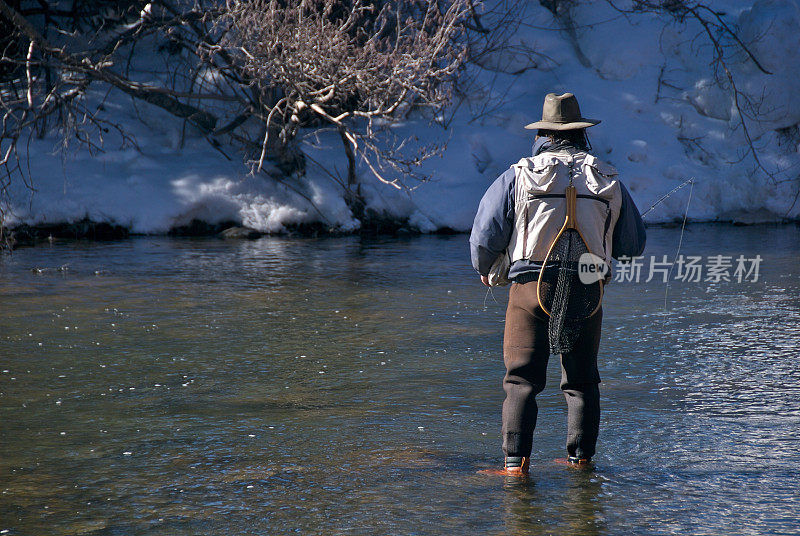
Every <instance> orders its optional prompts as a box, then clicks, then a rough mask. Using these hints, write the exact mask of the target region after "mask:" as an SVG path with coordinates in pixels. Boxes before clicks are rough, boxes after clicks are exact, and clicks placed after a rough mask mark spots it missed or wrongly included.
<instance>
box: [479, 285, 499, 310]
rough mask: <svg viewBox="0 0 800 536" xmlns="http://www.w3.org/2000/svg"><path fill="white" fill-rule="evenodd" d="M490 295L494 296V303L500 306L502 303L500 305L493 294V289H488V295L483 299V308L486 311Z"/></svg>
mask: <svg viewBox="0 0 800 536" xmlns="http://www.w3.org/2000/svg"><path fill="white" fill-rule="evenodd" d="M489 294H491V295H492V301H493V302H494V303H496V304H497V305H500V303H498V301H497V298H495V297H494V292H492V287H489V288H488V289H486V295H485V296H484V297H483V308H484V309H486V300H487V299H488V298H489Z"/></svg>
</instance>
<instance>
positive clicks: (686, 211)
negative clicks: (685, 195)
mask: <svg viewBox="0 0 800 536" xmlns="http://www.w3.org/2000/svg"><path fill="white" fill-rule="evenodd" d="M687 182H688V183H689V184H690V185H691V187H690V188H689V199H687V200H686V210H685V211H684V213H683V223H682V224H681V236H680V238H679V239H678V250H677V251H676V252H675V258H674V259H673V261H672V264H671V265H670V267H669V272H668V273H667V286H666V287H664V310H665V311H666V310H667V294H668V292H669V282H670V281H672V269H673V268H675V261H677V260H678V255H680V252H681V245H683V233H684V231H685V230H686V219H687V217H688V216H689V204H690V203H691V202H692V191H693V190H694V177H692V178H691V179H689V180H688V181H686V182H684V183H683V184H686V183H687ZM683 184H682V185H681V186H683ZM681 186H679V187H678V188H675V189H674V190H672V192H675V191H677V190H678V189H679V188H681ZM672 192H670V193H669V194H667V196H669V195H670V194H672ZM667 196H665V197H664V198H666V197H667ZM664 198H662V199H664ZM651 208H652V207H651Z"/></svg>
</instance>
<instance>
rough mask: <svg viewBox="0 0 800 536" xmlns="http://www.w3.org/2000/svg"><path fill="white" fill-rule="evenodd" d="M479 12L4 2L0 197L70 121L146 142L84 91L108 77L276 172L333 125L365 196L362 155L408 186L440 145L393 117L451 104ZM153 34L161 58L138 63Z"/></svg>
mask: <svg viewBox="0 0 800 536" xmlns="http://www.w3.org/2000/svg"><path fill="white" fill-rule="evenodd" d="M467 15H468V3H467V0H455V1H447V2H445V1H427V0H379V1H371V2H367V1H366V0H327V1H323V0H281V1H268V0H230V1H228V2H227V3H225V2H222V1H221V0H154V1H151V2H148V1H146V0H126V1H122V2H110V1H108V0H101V1H98V2H89V1H87V0H69V1H67V0H56V1H54V2H42V1H40V0H16V1H11V0H8V1H6V0H0V27H2V28H3V29H4V30H7V32H5V33H4V35H5V37H0V113H2V116H3V121H2V126H1V127H0V128H1V130H0V167H2V171H3V178H2V182H0V197H2V194H3V192H5V191H6V190H7V188H8V186H9V184H10V182H11V181H12V180H22V181H26V182H27V184H28V186H29V187H31V188H32V187H33V185H32V184H31V182H30V179H31V178H30V175H29V174H28V173H26V169H27V167H26V165H25V162H24V161H23V160H21V159H20V157H21V155H26V154H28V153H27V151H24V150H20V148H21V145H20V144H21V143H23V144H24V143H25V140H26V137H27V139H30V137H31V136H36V135H43V134H44V133H46V132H52V131H54V130H55V129H58V130H59V131H60V132H61V137H62V142H63V144H64V146H66V144H68V143H71V142H72V141H74V140H77V141H78V142H79V143H81V144H83V145H85V146H88V147H89V148H90V149H92V150H97V151H101V150H103V143H104V138H105V137H107V134H108V133H109V132H110V131H111V130H115V131H116V132H117V133H118V134H119V136H120V137H121V138H122V139H123V141H124V143H135V140H134V139H133V138H131V137H130V136H128V135H127V134H126V133H125V130H124V128H123V126H122V125H120V124H117V122H116V119H115V118H114V117H113V116H110V115H108V114H107V113H106V112H105V111H104V110H103V103H102V101H98V100H97V99H96V98H95V99H90V98H88V97H87V94H88V93H87V92H88V90H89V88H90V87H93V88H94V87H96V88H97V89H104V88H105V91H111V90H116V91H120V92H123V93H124V94H126V95H129V96H130V97H131V98H132V99H134V100H137V101H143V102H147V103H149V104H151V105H153V106H157V107H159V108H161V109H162V110H163V111H164V113H168V114H171V115H172V116H175V117H178V118H180V119H182V120H183V121H184V124H185V125H186V126H187V127H189V128H193V129H195V131H196V132H199V133H200V134H201V135H203V136H205V137H206V138H207V139H208V141H209V143H210V144H211V145H212V146H213V147H215V148H216V149H218V150H220V151H221V152H223V154H225V155H226V156H228V154H227V152H225V149H224V148H225V147H226V146H233V147H234V148H236V149H238V150H241V151H242V152H243V153H244V154H245V158H246V159H247V160H248V161H250V162H251V163H252V165H253V170H254V171H267V172H269V173H270V174H271V176H273V177H275V178H277V179H278V180H284V179H285V177H287V176H292V175H293V176H297V175H299V174H300V173H302V171H303V168H304V164H305V158H304V155H303V154H302V152H301V151H300V149H299V146H298V143H297V141H298V135H300V134H302V133H307V132H309V131H314V130H318V129H320V128H326V129H334V130H335V131H336V132H337V133H338V135H339V137H340V139H341V140H342V144H343V145H342V146H343V148H344V152H345V155H346V156H347V159H348V162H349V165H348V177H347V180H346V181H342V186H343V187H344V188H346V189H347V190H348V191H349V192H350V193H351V197H350V199H351V200H352V201H354V203H353V206H354V207H355V208H358V206H359V205H358V201H359V194H358V190H357V188H355V189H354V188H353V186H354V185H356V183H357V177H356V174H357V165H358V163H359V162H363V163H364V164H365V165H366V167H367V168H368V169H370V170H371V172H372V173H373V174H374V175H375V176H376V177H377V178H378V179H379V180H381V181H383V182H385V183H388V184H391V185H393V186H395V187H399V188H403V187H407V183H406V182H405V179H406V177H409V176H413V175H414V168H415V167H416V166H417V165H418V164H419V163H420V162H421V161H422V160H424V159H425V158H426V157H427V156H429V155H430V154H431V153H432V152H434V151H435V149H436V148H435V147H433V148H431V147H427V148H425V147H423V148H417V150H415V151H414V150H409V147H408V146H409V145H410V144H408V143H407V142H408V141H409V140H406V139H395V138H393V136H392V135H391V131H390V129H389V128H388V125H389V124H390V123H391V122H393V121H396V120H399V119H402V118H404V117H406V116H407V115H408V114H409V113H411V112H412V111H420V112H421V113H423V114H425V113H428V114H429V116H430V115H432V114H433V113H436V112H438V111H440V110H441V109H442V108H443V107H445V106H447V104H448V103H449V99H450V95H451V89H452V82H453V79H454V77H455V75H456V74H457V72H458V70H459V68H460V66H461V65H462V62H463V61H464V58H465V49H466V44H465V41H464V39H463V33H464V31H465V29H464V26H463V21H464V19H465V17H466V16H467ZM153 42H156V43H160V46H159V54H160V55H161V56H162V59H163V66H162V67H160V68H156V67H152V68H151V69H150V70H149V71H147V72H143V71H141V70H136V69H134V68H132V67H131V64H132V62H131V61H130V60H131V58H132V57H134V56H135V55H136V53H137V47H141V46H144V45H143V43H149V44H152V43H153ZM95 93H97V92H95ZM254 125H255V126H257V125H260V126H261V132H260V134H259V132H258V128H256V129H254V128H253V127H254ZM266 160H269V161H270V162H271V163H272V164H273V166H270V168H269V169H267V168H265V166H264V163H265V161H266ZM276 168H277V170H278V172H277V173H275V172H273V171H272V170H274V169H276ZM297 191H298V193H300V194H301V195H304V194H303V193H302V191H300V189H298V190H297ZM1 201H2V199H0V202H1ZM2 218H3V216H2V213H0V227H2V221H3V219H2Z"/></svg>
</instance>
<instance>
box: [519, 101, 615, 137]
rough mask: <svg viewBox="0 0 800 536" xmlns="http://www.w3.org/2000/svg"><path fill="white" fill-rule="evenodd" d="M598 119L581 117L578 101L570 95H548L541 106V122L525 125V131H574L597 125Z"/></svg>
mask: <svg viewBox="0 0 800 536" xmlns="http://www.w3.org/2000/svg"><path fill="white" fill-rule="evenodd" d="M599 122H600V120H599V119H587V118H585V117H581V108H580V106H578V99H576V98H575V95H573V94H572V93H564V94H563V95H556V94H555V93H548V94H547V96H546V97H545V98H544V105H543V106H542V120H541V121H537V122H535V123H531V124H530V125H525V128H527V129H539V128H543V129H547V130H574V129H576V128H588V127H593V126H595V125H596V124H597V123H599Z"/></svg>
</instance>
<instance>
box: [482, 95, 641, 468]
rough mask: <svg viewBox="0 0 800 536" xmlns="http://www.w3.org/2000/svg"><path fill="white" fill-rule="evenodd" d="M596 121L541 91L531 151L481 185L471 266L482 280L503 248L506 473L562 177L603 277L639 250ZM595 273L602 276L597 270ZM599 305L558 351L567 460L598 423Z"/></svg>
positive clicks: (541, 316)
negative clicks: (506, 261)
mask: <svg viewBox="0 0 800 536" xmlns="http://www.w3.org/2000/svg"><path fill="white" fill-rule="evenodd" d="M599 122H600V121H598V120H593V119H586V118H584V117H582V116H581V112H580V108H579V106H578V101H577V99H576V98H575V96H574V95H573V94H571V93H564V94H563V95H556V94H555V93H550V94H548V95H547V96H546V97H545V100H544V106H543V109H542V120H541V121H537V122H536V123H532V124H530V125H527V126H526V127H525V128H526V129H536V130H538V133H537V136H536V141H535V143H534V150H533V157H532V158H523V159H522V160H520V162H519V163H518V164H516V165H514V166H512V167H511V168H510V169H509V170H508V171H506V172H505V173H503V174H502V175H501V176H500V177H499V178H497V180H495V182H494V183H493V184H492V185H491V186H490V187H489V189H488V190H487V191H486V194H485V195H484V196H483V199H481V203H480V207H479V208H478V212H477V214H476V216H475V222H474V224H473V227H472V234H471V236H470V253H471V256H472V265H473V266H474V267H475V269H476V270H477V271H478V273H479V274H480V276H481V281H482V282H483V284H484V285H487V286H489V277H488V276H489V272H490V268H491V267H492V265H493V264H494V262H495V261H496V260H497V259H498V257H500V255H508V256H509V257H510V264H511V266H510V269H509V272H508V279H509V280H510V281H511V282H512V284H511V289H510V291H509V300H508V309H507V311H506V324H505V331H504V334H503V359H504V362H505V366H506V375H505V378H504V379H503V389H504V390H505V393H506V398H505V401H504V402H503V430H502V435H503V451H504V453H505V464H504V469H503V472H504V473H505V474H508V475H520V476H524V475H526V474H527V472H528V465H529V460H530V454H531V449H532V439H533V430H534V428H535V427H536V416H537V413H538V407H537V405H536V395H537V394H538V393H540V392H541V391H542V390H543V389H544V386H545V376H546V370H547V361H548V359H549V356H550V344H549V340H548V320H549V317H548V314H547V313H546V312H545V311H544V310H543V309H542V307H541V305H540V304H539V299H538V292H537V281H538V278H539V274H540V271H541V269H542V265H543V263H544V261H545V258H546V257H547V253H548V250H549V248H550V246H551V244H552V243H553V241H554V239H555V238H556V235H557V234H558V232H559V230H560V229H561V227H562V226H563V225H564V220H565V215H566V200H565V197H566V196H565V195H564V194H565V189H566V186H574V187H575V189H576V190H577V201H576V217H577V226H578V229H579V231H580V233H581V235H582V237H583V239H584V241H585V242H586V245H587V247H588V250H589V252H591V253H592V254H594V255H597V256H598V257H600V258H602V260H603V263H605V266H603V270H604V271H605V270H608V271H607V272H606V276H605V281H606V282H607V281H608V280H610V275H611V273H610V268H611V258H612V257H613V258H620V257H623V256H628V257H634V256H638V255H641V254H642V251H643V250H644V244H645V230H644V224H643V223H642V218H641V216H640V215H639V211H638V209H637V208H636V205H635V204H634V202H633V200H632V199H631V196H630V194H629V193H628V191H627V189H626V188H625V186H624V185H623V184H622V183H621V182H619V180H618V179H617V172H616V170H615V169H614V168H613V167H611V166H610V165H608V164H606V163H604V162H601V161H600V160H598V159H597V158H595V157H594V156H593V155H591V154H590V150H591V145H590V143H589V140H588V138H587V136H586V129H587V128H589V127H592V126H594V125H597V124H598V123H599ZM601 277H602V276H601ZM601 322H602V308H598V310H597V311H596V312H595V313H594V314H593V315H591V316H590V317H588V318H587V319H585V320H581V321H579V324H578V328H577V330H576V338H575V342H574V344H573V345H572V349H571V350H570V351H568V352H566V353H563V354H561V371H562V374H561V390H562V391H563V392H564V396H565V397H566V400H567V412H568V416H567V462H568V463H570V464H574V465H579V466H580V465H589V463H590V462H591V459H592V456H593V455H594V453H595V444H596V442H597V435H598V429H599V425H600V392H599V389H598V384H599V383H600V375H599V373H598V370H597V352H598V348H599V344H600V328H601Z"/></svg>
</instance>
